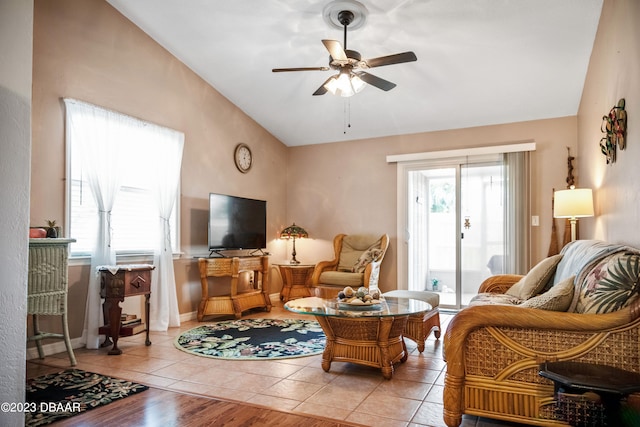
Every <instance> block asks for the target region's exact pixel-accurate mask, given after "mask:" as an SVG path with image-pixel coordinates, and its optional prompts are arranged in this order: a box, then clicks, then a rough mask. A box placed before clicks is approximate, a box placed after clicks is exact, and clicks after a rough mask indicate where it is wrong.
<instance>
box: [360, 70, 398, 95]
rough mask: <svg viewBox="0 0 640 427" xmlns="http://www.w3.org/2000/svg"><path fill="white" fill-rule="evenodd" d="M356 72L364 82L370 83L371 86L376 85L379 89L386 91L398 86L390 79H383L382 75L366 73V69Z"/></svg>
mask: <svg viewBox="0 0 640 427" xmlns="http://www.w3.org/2000/svg"><path fill="white" fill-rule="evenodd" d="M354 74H356V75H357V76H358V77H360V79H361V80H362V81H363V82H365V83H369V84H370V85H371V86H375V87H377V88H378V89H382V90H384V91H389V90H391V89H393V88H394V87H396V84H395V83H391V82H390V81H388V80H385V79H381V78H380V77H377V76H374V75H373V74H369V73H365V72H364V71H360V72H358V73H354Z"/></svg>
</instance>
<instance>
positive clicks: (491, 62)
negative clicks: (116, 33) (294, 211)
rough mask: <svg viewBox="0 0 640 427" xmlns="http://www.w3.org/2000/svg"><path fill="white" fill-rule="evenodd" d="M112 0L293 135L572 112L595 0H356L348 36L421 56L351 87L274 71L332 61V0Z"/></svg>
mask: <svg viewBox="0 0 640 427" xmlns="http://www.w3.org/2000/svg"><path fill="white" fill-rule="evenodd" d="M107 1H108V2H109V3H110V4H111V5H112V6H114V7H115V8H116V9H117V10H119V11H120V12H121V13H122V14H123V15H125V16H126V17H127V18H129V19H130V20H131V21H132V22H133V23H135V24H136V25H137V26H138V27H140V28H141V29H142V30H144V31H145V32H146V33H147V34H149V35H150V36H151V37H152V38H153V39H155V40H156V41H157V42H158V43H159V44H160V45H162V46H163V47H164V48H166V49H167V50H168V51H169V52H171V53H172V54H173V55H175V56H176V57H177V58H178V59H180V60H181V61H182V62H184V63H185V64H186V65H187V66H188V67H190V68H191V69H192V70H193V71H194V72H196V73H197V74H198V75H199V76H201V77H202V78H203V79H204V80H206V81H207V82H208V83H210V84H211V86H213V87H214V88H215V89H216V90H218V91H219V92H220V93H222V94H223V95H224V96H225V97H227V98H228V99H229V100H230V101H231V102H233V103H234V104H235V105H237V106H238V107H239V108H241V109H242V110H243V111H244V112H245V113H246V114H248V115H249V116H250V117H252V118H253V119H254V120H255V121H256V122H258V123H259V124H260V125H262V126H263V127H264V128H266V129H267V130H268V131H269V132H270V133H272V134H273V135H274V136H275V137H277V138H278V139H279V140H281V141H282V142H283V143H284V144H286V145H288V146H297V145H306V144H316V143H326V142H334V141H345V140H353V139H362V138H373V137H380V136H387V135H399V134H409V133H416V132H427V131H435V130H443V129H457V128H465V127H471V126H482V125H491V124H499V123H511V122H519V121H526V120H536V119H545V118H553V117H564V116H572V115H575V114H577V111H578V104H579V102H580V96H581V94H582V88H583V84H584V79H585V75H586V71H587V66H588V63H589V57H590V55H591V50H592V47H593V41H594V38H595V34H596V29H597V26H598V20H599V17H600V11H601V8H602V1H603V0H404V1H392V0H360V2H361V3H363V4H364V5H365V7H366V9H367V11H368V15H367V17H366V22H365V24H364V26H363V27H362V28H359V29H355V30H353V31H349V32H348V39H347V43H348V48H349V49H353V50H357V51H359V52H360V53H361V54H362V57H363V58H373V57H378V56H385V55H390V54H394V53H399V52H405V51H413V52H415V54H416V55H417V57H418V61H417V62H409V63H405V64H396V65H390V66H385V67H379V68H373V69H371V70H369V72H370V73H371V74H374V75H376V76H378V77H382V78H384V79H387V80H390V81H392V82H394V83H396V84H397V87H396V88H394V89H393V90H391V91H389V92H384V91H382V90H379V89H377V88H375V87H373V86H368V87H366V88H365V89H364V90H363V91H362V92H360V93H359V94H356V95H355V96H354V97H352V98H340V97H336V96H334V95H331V94H329V93H328V94H326V95H323V96H312V93H313V92H314V91H315V90H316V89H317V88H318V87H319V86H320V85H321V84H322V83H323V82H324V81H325V80H326V79H327V78H328V77H330V76H331V75H332V74H335V73H336V72H335V71H305V72H292V73H272V72H271V69H272V68H285V67H318V66H326V65H327V64H328V61H329V56H328V53H327V51H326V49H325V48H324V46H323V45H322V43H321V41H320V40H321V39H333V40H338V41H340V42H341V43H342V39H343V33H342V30H340V29H336V28H333V27H331V26H330V25H328V24H327V23H326V22H325V21H324V20H323V17H322V14H323V8H324V7H325V6H326V5H327V3H329V2H330V1H329V0H107ZM349 121H350V123H351V127H350V128H347V127H346V126H345V123H348V122H349ZM345 131H346V133H345Z"/></svg>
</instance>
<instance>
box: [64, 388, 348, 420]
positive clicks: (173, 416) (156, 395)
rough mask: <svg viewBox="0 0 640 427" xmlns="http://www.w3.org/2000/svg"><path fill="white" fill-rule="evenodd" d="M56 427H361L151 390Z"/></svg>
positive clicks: (86, 413) (200, 397)
mask: <svg viewBox="0 0 640 427" xmlns="http://www.w3.org/2000/svg"><path fill="white" fill-rule="evenodd" d="M53 425H55V426H57V427H61V426H74V427H100V426H104V427H107V426H108V427H110V426H115V425H117V426H138V427H157V426H180V427H198V426H222V425H224V426H225V427H240V426H305V427H307V426H308V427H342V426H358V425H359V424H353V423H347V422H344V421H336V420H329V419H321V418H319V417H311V416H304V415H297V414H290V413H286V412H281V411H276V410H273V409H267V408H261V407H258V406H253V405H248V404H240V403H233V402H225V401H222V400H218V399H212V398H206V397H202V396H194V395H189V394H186V393H176V392H172V391H168V390H160V389H157V388H149V390H147V391H144V392H142V393H138V394H135V395H133V396H131V397H127V398H126V399H121V400H119V401H116V402H114V403H111V404H109V405H105V406H101V407H99V408H96V409H92V410H90V411H87V412H85V413H83V414H80V415H76V416H74V417H72V418H69V419H67V420H62V421H59V422H57V423H54V424H53Z"/></svg>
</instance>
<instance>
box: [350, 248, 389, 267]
mask: <svg viewBox="0 0 640 427" xmlns="http://www.w3.org/2000/svg"><path fill="white" fill-rule="evenodd" d="M380 255H382V249H380V248H369V249H367V250H366V251H364V252H363V253H362V255H360V258H358V261H357V262H356V264H355V265H354V266H353V272H354V273H364V270H365V268H367V265H369V264H371V262H372V261H375V260H376V259H378V257H379V256H380Z"/></svg>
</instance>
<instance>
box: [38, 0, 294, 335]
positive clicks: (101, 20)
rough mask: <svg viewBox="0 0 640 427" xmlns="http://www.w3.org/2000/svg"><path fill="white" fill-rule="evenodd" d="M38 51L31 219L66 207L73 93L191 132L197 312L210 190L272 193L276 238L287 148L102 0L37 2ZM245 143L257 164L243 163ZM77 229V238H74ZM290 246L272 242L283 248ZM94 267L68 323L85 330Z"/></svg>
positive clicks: (183, 308) (83, 271)
mask: <svg viewBox="0 0 640 427" xmlns="http://www.w3.org/2000/svg"><path fill="white" fill-rule="evenodd" d="M34 15H35V16H34V31H33V35H34V53H33V111H32V117H33V152H32V168H33V174H32V187H31V215H30V222H31V224H33V225H41V224H43V222H44V221H45V220H46V219H57V220H58V222H62V221H63V219H64V215H65V208H64V203H65V181H64V180H65V144H64V108H63V103H62V101H61V98H63V97H71V98H76V99H80V100H83V101H87V102H90V103H94V104H97V105H100V106H103V107H106V108H109V109H113V110H116V111H119V112H122V113H125V114H129V115H132V116H134V117H138V118H141V119H143V120H148V121H151V122H154V123H157V124H160V125H163V126H167V127H170V128H173V129H177V130H179V131H182V132H184V133H185V147H184V155H183V160H182V165H183V168H182V176H181V179H182V183H181V184H182V187H181V188H182V194H181V210H180V212H181V230H180V231H181V246H182V250H183V251H184V252H185V255H184V257H183V258H182V259H180V260H177V261H176V262H175V270H176V281H177V287H178V289H177V293H178V300H179V309H180V312H181V313H189V312H192V311H195V310H196V308H197V304H198V302H199V298H200V282H199V278H198V274H197V266H196V263H195V261H194V259H193V256H198V255H203V254H206V253H207V251H206V245H207V215H208V195H209V192H219V193H227V194H233V195H238V196H243V197H252V198H259V199H264V200H267V209H268V212H267V214H268V236H267V237H268V239H275V236H276V232H277V231H279V230H280V229H281V227H282V226H283V225H284V224H285V223H286V221H285V208H286V195H285V191H284V190H285V188H286V167H287V163H286V147H285V146H284V145H283V144H282V143H281V142H280V141H278V140H277V139H276V138H274V137H273V136H272V135H270V134H269V133H268V132H267V131H265V130H264V129H263V128H262V127H260V126H259V125H258V124H257V123H255V122H254V121H253V120H251V119H250V118H249V117H247V116H246V115H245V114H244V113H243V112H242V111H241V110H239V109H238V108H237V107H235V106H234V105H233V104H231V103H230V102H229V101H228V100H227V99H226V98H224V97H223V96H222V95H220V94H219V93H218V92H217V91H215V90H214V89H212V88H211V87H210V86H209V85H208V84H207V83H206V82H204V81H203V80H202V79H200V78H199V77H197V76H196V75H195V74H194V73H193V72H192V71H191V70H190V69H188V68H187V67H186V66H185V65H184V64H182V63H181V62H179V61H178V60H177V59H176V58H175V57H173V56H172V55H170V54H169V53H168V52H167V51H166V50H164V49H163V48H161V47H160V46H159V45H158V44H157V43H155V42H154V41H153V40H151V39H150V38H149V37H148V36H147V35H146V34H145V33H144V32H142V30H140V29H139V28H137V27H136V26H134V25H133V24H131V23H130V22H129V21H128V20H127V19H126V18H124V17H123V16H122V15H121V14H120V13H119V12H117V11H116V10H115V9H113V8H112V7H111V6H110V5H109V4H108V3H106V2H105V1H102V0H56V1H48V0H36V1H35V12H34ZM240 142H245V143H247V144H249V145H250V146H251V148H252V151H253V153H254V157H255V163H254V165H253V167H252V169H251V172H250V173H248V174H242V173H240V172H239V171H237V169H236V168H235V165H234V162H233V150H234V148H235V146H236V144H238V143H240ZM71 237H73V236H71ZM281 246H282V245H280V244H278V243H276V244H274V243H273V242H269V248H268V249H269V250H271V251H272V252H274V253H276V254H278V250H281V249H280V247H281ZM88 270H89V268H88V266H83V267H71V268H70V272H69V274H70V291H69V298H70V307H72V310H71V312H70V314H69V322H70V328H71V335H72V337H78V336H80V334H81V332H82V323H83V319H84V301H85V299H86V287H87V283H88V277H89V271H88Z"/></svg>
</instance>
